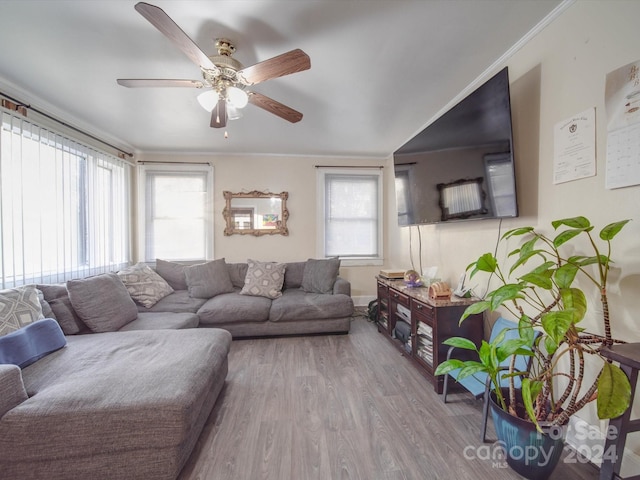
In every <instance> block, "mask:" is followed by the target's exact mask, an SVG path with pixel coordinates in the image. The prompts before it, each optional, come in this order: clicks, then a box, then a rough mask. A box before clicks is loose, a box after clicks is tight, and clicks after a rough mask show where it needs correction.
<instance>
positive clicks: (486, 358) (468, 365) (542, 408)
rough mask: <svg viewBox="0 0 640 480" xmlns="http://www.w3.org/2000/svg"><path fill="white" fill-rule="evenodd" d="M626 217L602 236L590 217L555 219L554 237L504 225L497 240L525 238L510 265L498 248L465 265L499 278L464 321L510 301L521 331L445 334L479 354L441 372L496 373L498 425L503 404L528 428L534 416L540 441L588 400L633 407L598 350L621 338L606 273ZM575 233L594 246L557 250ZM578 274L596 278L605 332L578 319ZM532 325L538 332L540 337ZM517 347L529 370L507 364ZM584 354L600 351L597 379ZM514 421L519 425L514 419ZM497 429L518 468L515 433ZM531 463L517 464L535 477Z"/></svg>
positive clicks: (613, 411) (619, 409) (611, 407)
mask: <svg viewBox="0 0 640 480" xmlns="http://www.w3.org/2000/svg"><path fill="white" fill-rule="evenodd" d="M627 223H628V220H623V221H619V222H615V223H611V224H609V225H607V226H606V227H604V228H603V229H602V230H601V231H600V232H599V239H600V241H599V242H597V241H596V238H594V231H593V230H594V227H593V226H592V225H591V222H590V221H589V220H588V219H587V218H585V217H574V218H566V219H562V220H556V221H554V222H552V226H553V228H554V230H556V231H558V229H561V231H559V233H557V234H556V235H555V236H554V237H553V238H550V237H548V236H547V235H545V234H544V233H541V232H539V231H537V230H535V229H534V228H532V227H521V228H516V229H513V230H510V231H508V232H506V233H505V234H504V235H503V236H502V237H501V238H500V241H499V244H501V243H503V242H506V241H507V240H509V239H513V238H514V237H522V238H523V240H524V241H523V243H521V245H520V246H519V247H518V248H516V249H514V250H513V251H511V252H510V253H509V254H508V256H507V261H506V264H508V266H502V265H500V263H499V261H498V260H497V258H496V257H495V255H493V254H491V253H486V254H484V255H482V256H481V257H480V258H478V260H476V261H475V262H473V263H472V264H471V265H469V267H467V270H471V277H473V276H474V275H476V274H477V273H478V272H485V273H489V274H490V275H492V276H493V277H494V278H495V279H496V281H497V283H498V286H497V288H495V289H494V290H492V291H490V292H488V293H487V294H486V297H485V299H484V300H481V301H479V302H477V303H474V304H473V305H471V306H469V307H468V308H467V309H466V310H465V312H464V314H463V315H462V317H461V319H460V322H462V321H464V319H465V318H467V317H468V316H469V315H472V314H476V313H482V312H485V311H495V310H498V309H500V310H501V311H504V310H506V311H508V312H509V314H510V315H512V316H513V317H514V319H516V321H517V323H518V336H517V337H516V338H514V339H512V340H506V341H504V336H503V335H498V338H496V339H495V340H494V341H493V342H491V343H489V342H486V341H483V342H482V344H481V345H480V346H476V345H475V344H473V342H471V341H470V340H468V339H465V338H460V337H454V338H450V339H448V340H446V341H445V342H444V343H446V344H447V345H451V346H455V347H458V348H464V349H469V350H475V351H476V352H477V356H478V360H477V361H461V360H457V359H450V360H448V361H446V362H444V363H442V364H441V365H439V366H438V368H437V369H436V372H435V373H436V375H442V374H446V373H448V372H450V371H451V370H454V369H462V370H461V371H460V373H459V377H462V378H464V377H466V376H470V375H474V374H475V373H477V372H485V373H486V374H487V375H488V376H489V377H490V380H491V388H492V397H493V399H494V405H493V406H492V409H493V416H494V424H495V423H496V422H500V421H501V420H500V419H499V418H498V417H497V416H496V414H497V413H498V414H503V413H504V414H506V415H507V417H511V418H513V419H514V420H518V421H520V426H518V427H517V428H522V422H524V424H528V426H530V427H531V428H532V429H533V432H534V433H535V435H530V438H531V439H533V438H534V437H536V438H537V441H538V442H539V441H540V439H541V438H542V439H543V440H544V437H545V435H546V436H548V432H549V430H548V427H553V428H555V430H554V431H557V429H558V427H564V426H565V425H566V424H567V423H568V421H569V418H570V417H571V416H572V415H573V414H575V413H576V412H578V411H579V410H580V409H582V408H583V407H584V406H585V405H587V404H588V403H589V402H592V401H596V402H597V411H598V416H599V418H601V419H610V418H615V417H617V416H619V415H621V414H622V413H623V412H624V411H625V410H626V409H627V408H628V407H629V403H630V395H631V385H630V384H629V380H628V378H627V377H626V375H625V374H624V372H623V371H622V370H621V369H620V368H619V367H618V366H616V365H614V364H612V363H611V362H610V361H608V360H607V359H605V358H604V357H603V356H602V355H601V353H600V352H601V351H602V349H603V348H605V347H607V346H611V345H613V344H614V343H622V342H618V341H617V340H615V339H614V338H613V337H612V333H611V320H610V318H609V305H608V299H607V281H608V275H609V269H610V265H611V263H612V260H611V241H612V240H613V238H614V237H615V236H616V235H617V234H618V233H619V232H620V231H621V230H622V228H623V227H624V226H625V225H626V224H627ZM578 239H586V240H587V241H586V242H583V243H581V245H588V246H589V248H590V249H591V250H592V251H591V254H590V255H577V254H572V255H570V256H566V255H565V254H564V253H563V252H561V250H562V251H565V250H567V251H571V248H570V247H575V245H573V243H575V242H576V241H578ZM599 244H600V245H602V244H604V247H599ZM578 278H579V279H580V280H581V281H587V282H590V283H592V284H594V285H595V286H596V287H597V290H598V292H599V296H600V302H601V304H602V315H601V317H602V318H601V321H602V334H601V335H596V334H591V333H587V332H586V331H585V329H583V328H582V326H581V324H580V322H581V320H583V318H584V317H585V314H586V312H587V300H586V298H587V297H586V294H585V292H584V290H582V289H581V288H579V287H578V286H577V285H576V284H577V282H576V280H577V279H578ZM534 329H535V330H534ZM535 331H537V332H538V333H539V334H538V335H537V336H536V335H534V332H535ZM516 355H527V356H529V357H531V367H530V369H529V370H527V371H515V369H514V363H515V362H513V361H510V362H508V363H509V368H508V372H505V371H504V369H503V367H500V363H503V364H504V361H505V360H506V359H514V358H515V356H516ZM587 357H599V358H600V359H601V360H602V364H601V367H599V368H600V371H599V373H598V374H597V375H596V376H594V377H595V380H593V381H591V380H589V382H588V381H587V378H588V377H590V375H585V374H586V369H587V368H591V367H590V365H591V363H590V362H589V365H587V364H586V363H585V360H586V358H587ZM501 377H502V378H508V379H509V387H508V388H505V389H502V388H500V386H501ZM515 377H520V379H521V390H520V391H517V389H516V388H515V384H514V383H515V382H514V379H515ZM587 383H589V384H587ZM509 428H511V429H512V431H513V428H516V427H509ZM501 430H502V429H501V428H498V425H496V431H497V433H498V437H499V440H500V441H501V442H502V445H503V446H504V447H505V448H506V449H507V452H506V454H507V461H508V463H509V464H510V465H511V466H512V467H514V468H515V469H516V470H519V467H518V468H516V467H515V466H514V464H512V462H511V461H510V455H509V453H510V452H509V449H508V447H509V441H507V439H504V438H500V436H501ZM545 432H546V433H545ZM511 440H513V438H512V439H511ZM521 448H525V447H521ZM543 457H544V458H546V455H543ZM557 457H558V458H559V452H558V455H557ZM516 460H517V459H516ZM520 460H521V459H520ZM526 467H527V468H526V472H525V473H523V472H522V471H520V472H519V473H521V474H525V476H528V478H544V475H547V473H543V474H542V475H543V476H542V477H539V476H537V474H536V473H535V472H533V471H532V465H527V466H526ZM547 467H548V466H547ZM549 473H550V472H549Z"/></svg>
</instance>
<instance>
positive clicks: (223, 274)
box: [185, 258, 233, 298]
mask: <svg viewBox="0 0 640 480" xmlns="http://www.w3.org/2000/svg"><path fill="white" fill-rule="evenodd" d="M185 275H186V278H187V287H188V290H189V295H191V296H192V297H195V298H211V297H215V296H216V295H220V294H221V293H229V292H233V284H232V283H231V277H229V271H228V270H227V265H226V263H225V261H224V258H219V259H217V260H212V261H210V262H206V263H201V264H198V265H191V266H189V267H187V268H185Z"/></svg>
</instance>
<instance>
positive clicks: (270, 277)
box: [240, 260, 286, 298]
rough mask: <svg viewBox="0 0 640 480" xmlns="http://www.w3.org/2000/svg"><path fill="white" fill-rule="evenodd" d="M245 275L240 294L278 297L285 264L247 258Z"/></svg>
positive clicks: (280, 292)
mask: <svg viewBox="0 0 640 480" xmlns="http://www.w3.org/2000/svg"><path fill="white" fill-rule="evenodd" d="M247 264H248V265H249V267H248V268H247V276H246V277H245V278H244V287H242V290H241V291H240V294H242V295H253V296H255V297H267V298H278V297H281V296H282V284H283V283H284V271H285V268H286V265H285V264H284V263H276V262H256V261H255V260H247Z"/></svg>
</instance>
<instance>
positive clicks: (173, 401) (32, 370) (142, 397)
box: [0, 329, 231, 478]
mask: <svg viewBox="0 0 640 480" xmlns="http://www.w3.org/2000/svg"><path fill="white" fill-rule="evenodd" d="M67 340H68V343H67V347H66V348H64V349H61V350H59V351H57V352H54V353H53V354H51V355H48V356H47V357H45V358H43V359H41V360H40V361H38V362H36V363H34V364H32V365H30V366H29V367H27V368H25V369H24V370H23V372H22V376H23V381H24V385H25V388H26V391H27V393H28V394H29V398H28V399H27V400H25V401H23V402H22V403H21V404H20V405H18V406H16V407H15V408H13V409H12V410H11V411H9V412H8V413H7V414H5V415H4V416H3V417H2V418H1V419H0V431H2V435H0V464H2V463H3V462H7V464H10V462H9V459H13V458H20V459H21V461H23V462H28V461H32V462H47V461H49V460H51V461H53V460H57V459H60V458H67V461H68V462H74V461H76V459H79V461H86V459H87V458H88V459H89V460H90V458H91V457H93V456H95V457H100V456H101V455H104V454H105V453H110V454H116V453H117V452H123V453H126V452H136V451H144V450H149V449H158V450H159V451H165V450H164V449H166V448H167V447H169V446H180V445H183V444H185V443H187V442H188V441H189V438H190V436H192V435H193V429H194V428H200V427H201V424H199V421H200V418H199V417H200V415H201V412H202V410H203V408H204V404H205V402H206V401H207V398H208V395H209V393H210V392H211V391H212V390H213V389H214V388H216V385H215V383H216V382H219V381H220V373H222V381H224V375H225V374H226V371H225V369H226V366H227V355H228V353H229V347H230V344H231V335H230V334H229V333H228V332H226V331H224V330H221V329H199V330H196V329H186V330H156V331H140V332H113V333H103V334H100V335H77V336H72V337H69V338H68V339H67ZM187 345H188V348H185V346H187ZM132 366H134V367H135V368H132ZM205 414H208V412H206V411H205ZM198 433H199V432H198ZM196 435H197V434H196ZM113 458H117V456H116V457H113ZM103 473H104V472H103ZM100 476H101V475H100V474H97V473H95V474H94V475H93V477H94V478H99V477H100ZM105 476H106V475H105ZM70 478H72V477H70ZM76 478H79V477H76ZM84 478H88V477H84ZM109 478H114V477H113V476H110V477H109ZM121 478H126V477H121ZM139 478H143V477H139ZM154 478H156V477H154ZM163 478H168V477H163ZM172 478H175V477H172Z"/></svg>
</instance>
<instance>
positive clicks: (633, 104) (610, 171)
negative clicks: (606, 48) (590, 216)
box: [605, 61, 640, 189]
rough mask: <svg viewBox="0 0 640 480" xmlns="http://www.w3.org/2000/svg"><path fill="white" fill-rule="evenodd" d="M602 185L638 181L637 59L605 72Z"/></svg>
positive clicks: (639, 65) (639, 107)
mask: <svg viewBox="0 0 640 480" xmlns="http://www.w3.org/2000/svg"><path fill="white" fill-rule="evenodd" d="M605 104H606V109H607V163H606V179H605V186H606V188H609V189H612V188H621V187H628V186H630V185H639V184H640V61H639V62H634V63H630V64H628V65H625V66H624V67H621V68H618V69H617V70H614V71H613V72H611V73H609V74H607V83H606V88H605Z"/></svg>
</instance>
